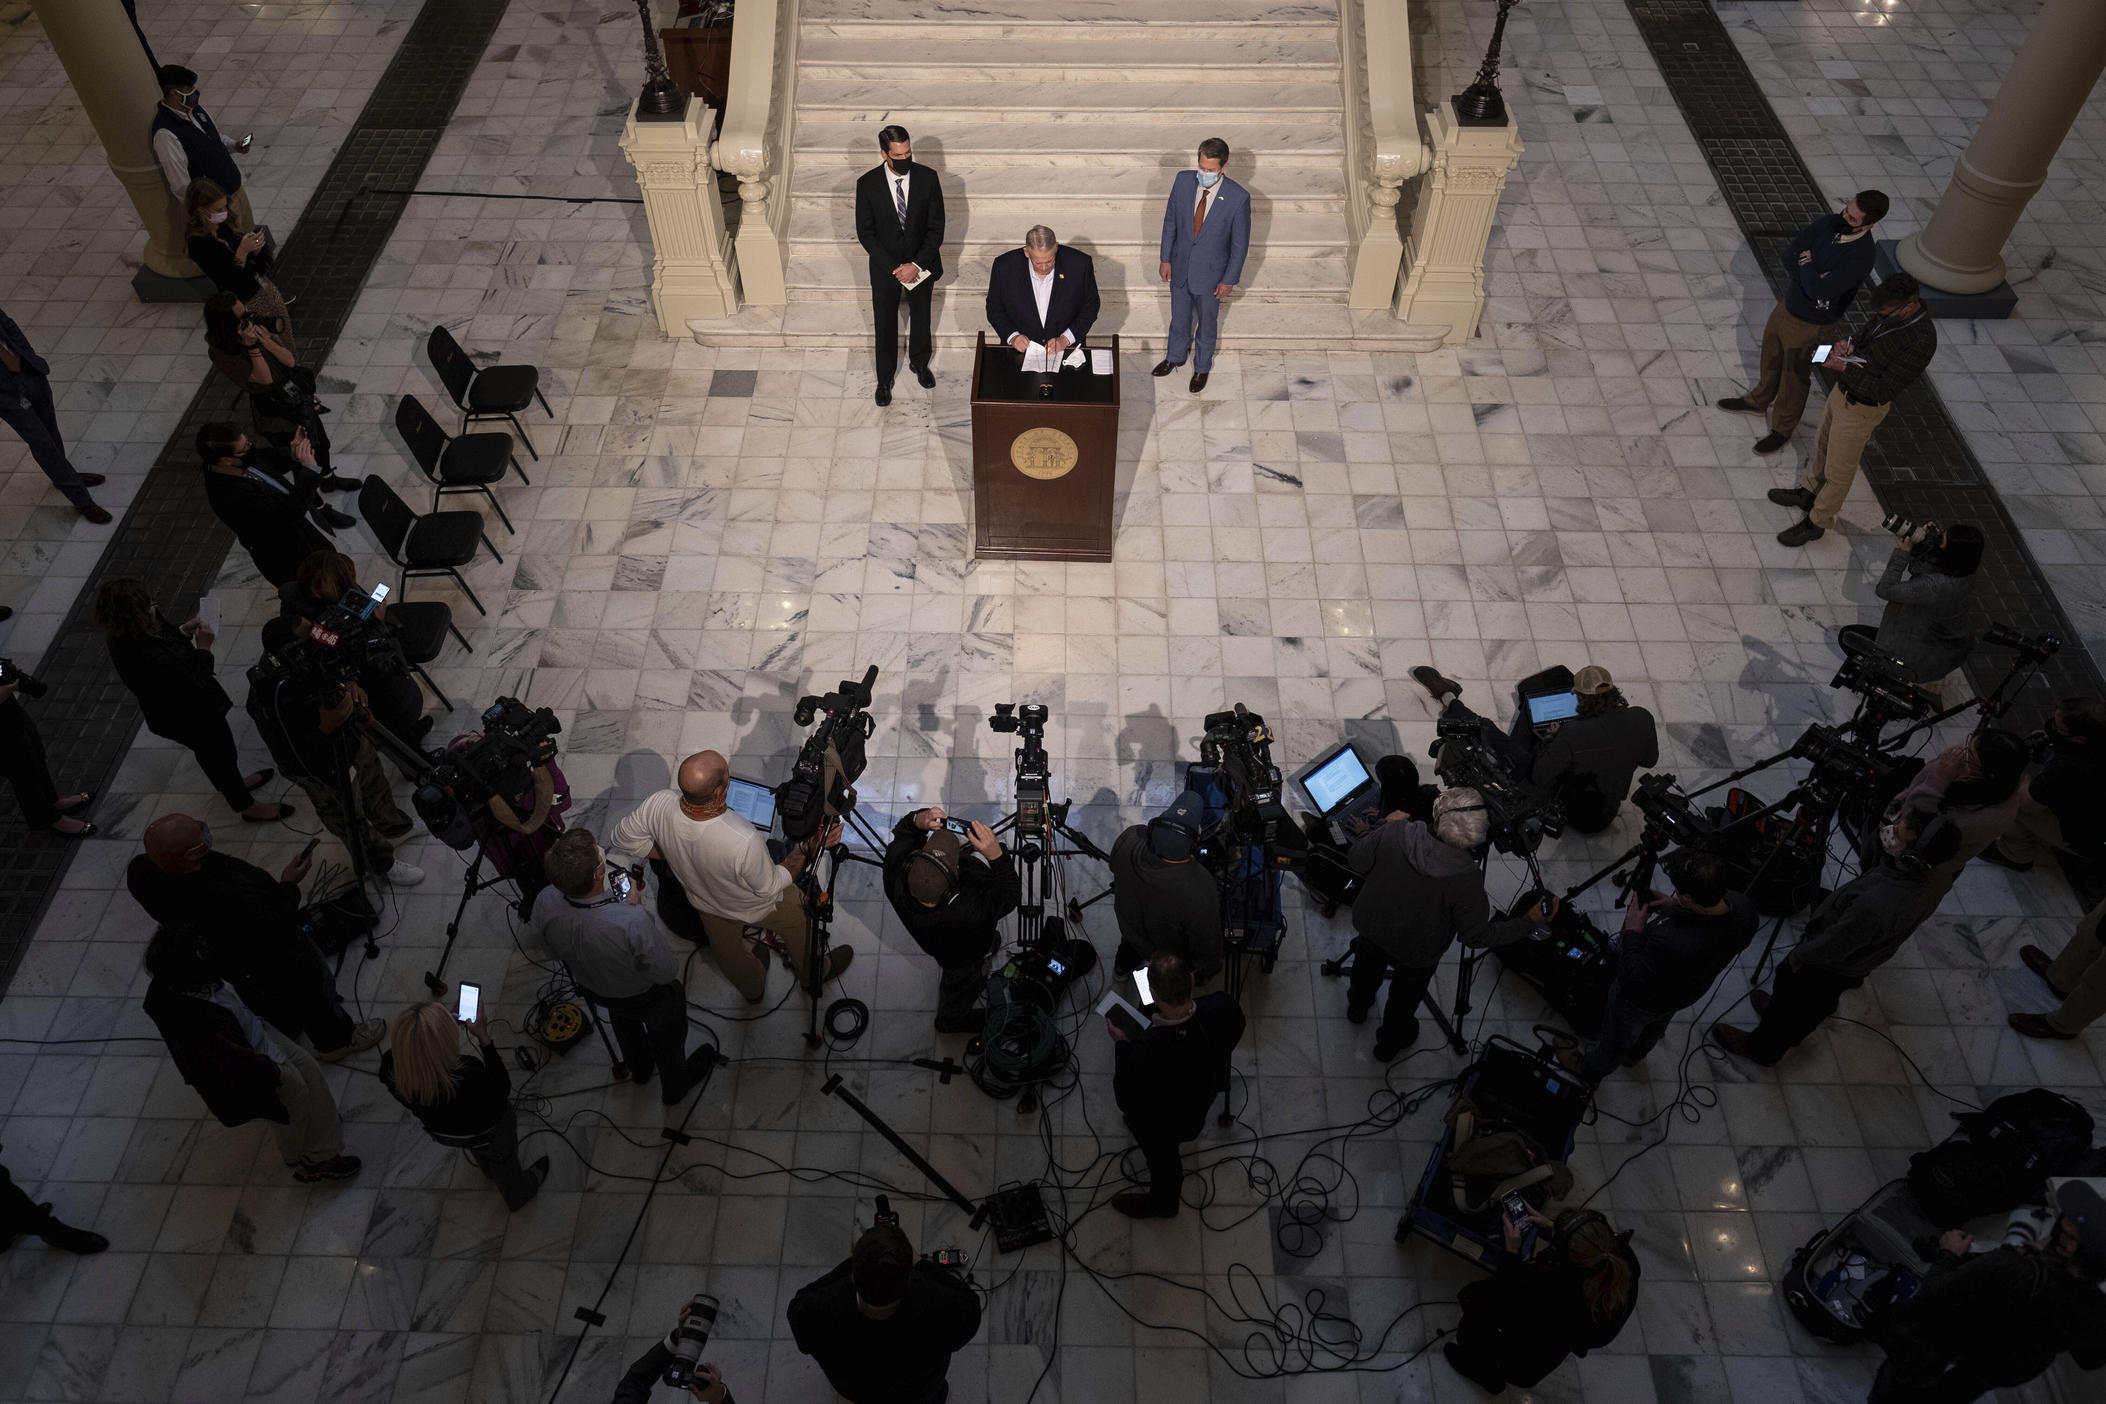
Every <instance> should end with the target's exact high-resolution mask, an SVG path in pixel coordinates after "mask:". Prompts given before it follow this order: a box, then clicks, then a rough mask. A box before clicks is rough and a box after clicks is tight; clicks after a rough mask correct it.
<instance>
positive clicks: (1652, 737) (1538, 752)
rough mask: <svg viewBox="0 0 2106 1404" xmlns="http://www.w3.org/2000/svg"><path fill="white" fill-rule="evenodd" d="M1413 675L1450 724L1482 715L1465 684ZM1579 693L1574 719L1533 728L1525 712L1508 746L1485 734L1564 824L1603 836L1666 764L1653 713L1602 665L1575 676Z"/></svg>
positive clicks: (1416, 671) (1424, 671) (1428, 673)
mask: <svg viewBox="0 0 2106 1404" xmlns="http://www.w3.org/2000/svg"><path fill="white" fill-rule="evenodd" d="M1411 676H1412V678H1413V680H1414V681H1416V682H1417V683H1418V685H1419V686H1420V687H1423V688H1425V689H1426V691H1427V692H1429V693H1431V694H1432V695H1433V700H1434V701H1435V702H1437V703H1439V704H1440V706H1441V711H1442V717H1443V720H1444V721H1446V720H1449V719H1458V720H1460V719H1467V718H1471V717H1475V716H1476V715H1477V714H1476V713H1475V712H1472V711H1471V710H1470V709H1469V708H1468V707H1465V706H1464V705H1463V703H1462V684H1461V683H1459V682H1456V681H1454V680H1453V679H1452V678H1445V677H1442V676H1441V675H1440V674H1439V673H1438V672H1436V671H1434V670H1433V669H1432V668H1413V669H1412V670H1411ZM1572 691H1573V693H1574V694H1575V697H1576V701H1577V707H1578V710H1577V711H1576V712H1575V713H1574V714H1573V716H1572V719H1571V720H1570V721H1560V722H1551V723H1549V724H1548V725H1546V726H1542V727H1534V726H1531V725H1530V724H1529V717H1528V715H1527V713H1526V711H1525V709H1524V711H1523V713H1522V715H1520V716H1518V717H1516V718H1515V719H1514V725H1513V728H1512V732H1511V739H1510V740H1507V741H1506V743H1505V744H1503V745H1502V744H1497V742H1498V741H1499V740H1501V738H1499V737H1498V734H1497V733H1496V732H1494V731H1493V730H1492V728H1491V727H1489V726H1486V727H1485V728H1484V730H1485V731H1486V732H1487V733H1488V738H1487V739H1488V740H1492V741H1494V743H1495V744H1494V747H1493V749H1495V750H1498V751H1499V752H1500V753H1501V754H1503V755H1504V756H1505V757H1506V758H1507V760H1508V761H1509V763H1511V764H1512V765H1513V767H1514V768H1515V769H1516V770H1517V771H1525V773H1526V774H1527V777H1528V782H1529V783H1530V784H1531V785H1533V786H1534V787H1535V788H1536V789H1537V790H1539V791H1540V792H1542V793H1543V794H1544V795H1546V796H1549V797H1551V798H1553V799H1555V800H1556V801H1557V802H1558V803H1559V805H1561V806H1562V807H1563V809H1564V812H1565V827H1567V828H1569V829H1577V830H1578V831H1579V832H1580V833H1583V834H1598V833H1600V832H1601V831H1602V830H1603V829H1606V828H1608V827H1609V825H1611V824H1613V823H1614V822H1615V821H1616V811H1617V810H1618V809H1620V808H1621V807H1622V806H1623V802H1624V800H1626V799H1628V798H1629V797H1630V793H1631V777H1632V776H1634V775H1636V774H1637V773H1638V772H1639V770H1641V769H1642V768H1644V767H1645V766H1648V765H1658V764H1659V763H1660V731H1659V728H1658V727H1657V726H1656V725H1655V724H1654V722H1653V714H1652V713H1651V712H1648V711H1647V710H1646V709H1645V708H1643V707H1633V706H1632V705H1631V704H1630V702H1629V701H1627V700H1626V699H1625V698H1624V695H1623V693H1622V692H1621V691H1620V690H1619V689H1618V688H1617V686H1616V680H1615V679H1614V678H1612V677H1610V676H1609V670H1608V669H1607V668H1604V667H1602V666H1600V665H1599V664H1595V663H1590V664H1588V665H1587V666H1586V667H1584V668H1582V669H1580V670H1579V671H1578V672H1577V673H1575V674H1573V676H1572Z"/></svg>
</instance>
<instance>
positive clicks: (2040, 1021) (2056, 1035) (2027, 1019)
mask: <svg viewBox="0 0 2106 1404" xmlns="http://www.w3.org/2000/svg"><path fill="white" fill-rule="evenodd" d="M2011 1027H2012V1028H2014V1029H2016V1030H2018V1031H2019V1032H2020V1033H2021V1034H2024V1035H2025V1036H2026V1037H2027V1038H2051V1039H2054V1040H2055V1041H2056V1042H2058V1043H2060V1042H2065V1041H2067V1040H2069V1039H2072V1038H2075V1037H2076V1035H2075V1034H2073V1033H2067V1034H2066V1033H2064V1032H2062V1030H2060V1029H2058V1028H2056V1027H2055V1026H2054V1025H2053V1024H2050V1023H2049V1022H2048V1021H2047V1015H2045V1014H2013V1015H2012V1016H2011Z"/></svg>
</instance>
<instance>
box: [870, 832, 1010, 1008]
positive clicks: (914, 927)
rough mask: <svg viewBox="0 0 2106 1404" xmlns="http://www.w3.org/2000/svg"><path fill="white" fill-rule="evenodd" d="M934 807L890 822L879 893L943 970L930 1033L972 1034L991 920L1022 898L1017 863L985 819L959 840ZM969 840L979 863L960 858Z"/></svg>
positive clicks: (996, 934) (992, 938) (992, 935)
mask: <svg viewBox="0 0 2106 1404" xmlns="http://www.w3.org/2000/svg"><path fill="white" fill-rule="evenodd" d="M946 818H947V816H946V815H945V814H944V812H943V810H942V809H941V808H938V807H935V806H931V807H930V808H928V809H917V810H915V811H914V812H913V813H911V814H909V815H907V816H906V817H905V818H904V819H901V820H900V821H899V822H898V823H897V824H895V825H893V826H892V842H890V843H888V844H886V845H885V896H886V898H887V899H888V900H889V901H890V902H891V903H892V911H893V914H894V915H896V916H897V917H898V918H899V922H900V925H902V926H904V927H906V928H907V934H908V935H909V936H911V937H913V938H914V944H915V945H917V946H919V947H921V948H922V950H923V951H925V952H926V953H927V954H928V955H929V956H930V958H932V959H933V960H934V961H935V962H936V965H937V967H938V968H939V969H940V970H941V971H942V972H943V974H942V977H941V978H940V979H939V980H938V981H937V984H936V1032H938V1033H972V1032H976V1031H977V1030H978V1029H979V1028H980V1026H981V1024H982V1023H983V1022H984V1017H983V1014H982V1012H981V1011H979V1010H976V1009H975V1008H974V1007H973V1006H974V1003H975V1001H977V1000H978V998H979V996H980V994H981V992H982V991H983V990H984V989H985V988H986V987H987V958H988V956H989V955H990V954H991V953H992V952H993V951H994V950H995V948H996V947H998V946H999V945H1001V943H1002V933H1001V932H1000V931H999V930H998V929H997V928H996V926H995V923H996V922H998V921H1000V920H1001V919H1002V918H1003V917H1005V916H1008V915H1009V914H1010V913H1011V912H1013V911H1015V910H1016V905H1017V903H1018V902H1019V901H1021V900H1022V899H1023V887H1022V885H1021V882H1020V880H1019V879H1018V877H1017V872H1016V862H1015V860H1014V859H1012V858H1011V857H1010V856H1009V854H1008V853H1007V852H1006V851H1004V849H1003V848H1002V843H1001V840H1000V839H997V838H996V837H995V836H994V831H993V830H992V829H989V828H988V827H987V826H986V825H985V824H982V823H979V822H977V821H975V822H974V823H973V824H972V825H970V826H969V827H968V829H967V831H966V834H965V839H964V842H960V839H959V835H958V833H957V832H956V831H955V830H954V829H952V828H950V827H949V826H948V825H947V824H946V822H945V821H946ZM967 843H969V844H971V845H972V850H973V852H974V853H975V854H977V855H978V856H979V858H980V859H981V861H979V862H965V861H963V860H964V857H965V854H964V848H965V845H966V844H967Z"/></svg>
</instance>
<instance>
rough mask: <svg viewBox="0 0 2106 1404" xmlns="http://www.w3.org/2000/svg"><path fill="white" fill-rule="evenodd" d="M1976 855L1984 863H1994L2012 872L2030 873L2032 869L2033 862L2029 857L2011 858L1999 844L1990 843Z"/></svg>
mask: <svg viewBox="0 0 2106 1404" xmlns="http://www.w3.org/2000/svg"><path fill="white" fill-rule="evenodd" d="M1976 856H1977V857H1979V858H1981V859H1982V861H1984V862H1986V863H1994V864H1996V866H1997V867H1999V868H2009V869H2010V870H2011V871H2012V872H2014V873H2030V872H2032V871H2033V864H2032V861H2031V860H2030V859H2025V858H2013V857H2012V856H2011V855H2010V854H2008V853H2006V852H2004V850H2003V847H2002V845H2000V844H1994V843H1992V844H1990V845H1989V846H1988V847H1987V848H1985V849H1983V850H1982V851H1981V852H1980V853H1979V854H1978V855H1976Z"/></svg>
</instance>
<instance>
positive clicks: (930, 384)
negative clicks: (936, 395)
mask: <svg viewBox="0 0 2106 1404" xmlns="http://www.w3.org/2000/svg"><path fill="white" fill-rule="evenodd" d="M914 378H915V379H916V380H918V381H920V382H921V388H922V389H924V390H934V389H935V388H936V372H934V371H932V370H930V369H929V368H928V367H927V366H916V367H915V368H914Z"/></svg>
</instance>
